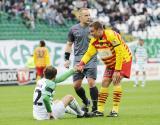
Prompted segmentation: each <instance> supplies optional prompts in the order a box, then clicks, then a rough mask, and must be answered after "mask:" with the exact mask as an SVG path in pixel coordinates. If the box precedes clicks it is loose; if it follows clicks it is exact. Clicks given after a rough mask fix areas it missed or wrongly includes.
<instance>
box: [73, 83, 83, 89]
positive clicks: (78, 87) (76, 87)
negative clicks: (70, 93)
mask: <svg viewBox="0 0 160 125" xmlns="http://www.w3.org/2000/svg"><path fill="white" fill-rule="evenodd" d="M73 86H74V89H75V90H78V89H80V88H81V84H74V85H73Z"/></svg>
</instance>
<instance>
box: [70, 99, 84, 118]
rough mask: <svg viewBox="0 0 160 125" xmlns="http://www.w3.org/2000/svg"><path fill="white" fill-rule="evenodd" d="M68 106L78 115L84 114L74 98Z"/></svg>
mask: <svg viewBox="0 0 160 125" xmlns="http://www.w3.org/2000/svg"><path fill="white" fill-rule="evenodd" d="M69 107H70V108H71V109H73V110H74V111H75V112H76V113H77V114H78V115H83V114H84V112H83V111H82V110H81V108H80V106H79V104H78V102H77V101H76V99H75V98H74V99H73V100H72V101H71V102H70V103H69Z"/></svg>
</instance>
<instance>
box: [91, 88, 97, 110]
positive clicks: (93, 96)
mask: <svg viewBox="0 0 160 125" xmlns="http://www.w3.org/2000/svg"><path fill="white" fill-rule="evenodd" d="M90 96H91V99H92V104H93V106H92V111H96V110H97V101H98V89H97V87H96V86H95V87H92V88H90Z"/></svg>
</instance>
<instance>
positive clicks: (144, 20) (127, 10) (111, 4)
mask: <svg viewBox="0 0 160 125" xmlns="http://www.w3.org/2000/svg"><path fill="white" fill-rule="evenodd" d="M27 4H29V6H30V12H26V11H27V10H26V5H27ZM81 7H89V8H90V12H91V16H92V17H93V19H97V18H98V19H99V20H100V21H103V22H104V23H105V24H106V25H107V26H114V27H115V28H116V29H118V30H119V31H120V32H122V33H126V34H128V33H129V34H132V35H137V33H135V32H146V31H147V32H150V31H149V30H148V29H150V28H151V27H154V26H159V25H160V2H159V0H67V1H65V0H0V11H1V10H3V11H5V12H6V13H8V20H12V19H15V18H16V17H17V16H18V15H20V14H21V13H23V15H24V17H23V16H22V17H23V18H25V20H27V21H26V22H27V25H29V26H27V27H29V28H31V29H34V28H35V24H34V23H35V21H36V20H38V21H42V22H48V24H49V25H53V26H54V25H56V24H59V25H66V23H65V22H66V21H68V20H69V21H72V20H73V21H74V20H75V19H76V18H77V19H78V14H77V11H78V10H79V8H81ZM0 13H1V12H0Z"/></svg>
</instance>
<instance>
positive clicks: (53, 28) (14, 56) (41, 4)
mask: <svg viewBox="0 0 160 125" xmlns="http://www.w3.org/2000/svg"><path fill="white" fill-rule="evenodd" d="M81 7H89V8H91V9H90V12H91V16H92V18H93V20H94V19H98V20H100V21H102V22H103V23H104V24H105V26H106V28H113V29H114V30H116V31H117V32H120V34H121V35H122V37H123V39H124V40H125V41H126V42H127V44H128V45H129V46H130V48H131V50H132V51H133V49H134V47H135V45H136V44H137V39H138V38H143V39H144V40H145V46H146V48H147V52H148V54H149V63H148V66H147V79H148V80H150V81H147V86H146V87H145V88H143V89H142V88H137V90H136V89H135V88H133V87H132V85H133V82H130V81H129V82H123V83H128V84H124V88H125V89H126V91H125V92H124V94H126V96H125V97H124V98H127V99H128V100H127V101H125V100H123V101H124V102H122V103H123V105H124V106H125V107H127V108H124V107H122V111H121V114H122V117H120V118H118V120H119V121H120V122H118V120H115V122H114V121H112V120H109V119H107V120H108V121H106V120H105V119H103V120H104V121H105V122H106V123H107V124H112V125H114V124H123V125H128V123H129V122H130V121H131V123H130V124H134V125H135V124H137V122H138V123H139V124H145V125H147V124H148V125H150V124H151V123H153V124H155V125H158V124H160V123H159V122H158V118H160V111H159V110H157V109H159V108H158V104H159V103H160V102H159V97H158V95H159V80H160V35H159V34H160V2H159V0H66V1H65V0H0V85H2V84H3V85H4V84H5V85H8V84H17V83H18V84H20V85H22V84H28V83H34V82H35V72H34V71H33V70H28V69H26V68H25V63H26V61H27V58H28V57H29V55H30V54H32V53H33V49H34V48H35V47H36V46H37V45H38V42H39V40H42V39H43V40H46V43H47V46H48V48H49V50H50V55H51V61H52V64H53V65H54V66H56V67H57V68H58V70H59V71H61V72H62V71H63V70H65V69H64V68H62V67H63V66H62V65H63V64H62V63H63V53H64V52H63V50H64V49H63V48H64V44H65V42H66V40H67V32H68V30H69V28H70V27H71V26H72V25H74V24H76V23H77V22H78V21H77V16H78V13H77V10H78V9H79V8H81ZM98 66H99V67H101V68H99V69H100V70H99V73H98V80H97V83H100V81H101V77H100V76H101V75H102V73H103V71H102V70H101V69H102V68H103V67H102V65H101V62H99V65H98ZM133 79H134V66H133V67H132V78H131V80H133ZM155 80H158V81H155ZM84 82H85V81H84ZM71 83H72V80H71V79H68V80H67V81H65V82H64V84H71ZM33 88H34V85H31V86H10V87H8V86H7V87H1V86H0V98H1V99H3V100H2V102H1V103H0V107H1V108H0V124H3V125H5V124H11V123H10V122H9V120H8V119H11V121H13V123H15V124H27V122H29V123H31V124H35V123H34V122H33V120H32V114H31V110H32V109H31V107H32V105H31V102H32V101H31V99H32V91H33ZM71 88H72V87H71V86H68V85H67V86H63V87H62V86H60V87H59V88H58V87H57V89H58V90H59V91H61V93H58V92H57V96H56V98H58V97H62V96H63V95H64V94H67V93H68V92H71V93H72V94H73V95H75V94H74V91H73V89H71ZM10 92H11V93H12V94H13V95H12V96H11V95H10ZM26 93H28V94H26ZM20 95H21V96H20ZM151 95H152V97H151ZM75 96H76V95H75ZM146 97H147V98H148V99H147V98H146ZM130 99H131V100H130ZM133 100H134V102H133ZM16 104H17V106H16ZM147 104H152V105H153V106H151V107H150V106H149V105H147ZM22 105H23V106H22ZM110 105H111V104H110V103H109V106H110ZM5 106H6V107H7V109H6V108H3V107H5ZM138 107H139V108H138ZM18 109H19V113H17V114H16V113H15V112H16V111H17V110H18ZM22 110H24V111H25V112H24V117H23V115H22V114H23V111H22ZM107 110H108V109H107ZM127 110H129V111H127ZM11 111H12V113H11ZM125 111H126V112H125ZM139 112H140V113H139ZM136 116H138V117H139V118H138V117H137V118H136ZM142 116H143V117H142ZM132 117H135V119H134V120H133V119H132ZM22 119H25V120H24V121H22ZM100 119H101V118H100ZM148 119H149V121H148ZM72 120H74V121H75V123H76V124H82V123H83V124H85V123H84V122H83V120H81V121H80V122H79V120H78V122H77V121H76V120H75V119H72V118H70V117H69V120H67V119H65V120H64V122H63V121H60V122H57V124H64V123H65V122H68V124H72V122H71V121H72ZM97 120H98V119H97V118H96V119H93V120H84V121H85V122H91V123H92V124H93V125H94V124H103V122H100V123H99V122H97ZM101 120H102V119H101ZM125 120H126V121H125ZM138 120H139V121H138ZM147 121H148V122H147ZM42 123H43V124H50V122H46V123H44V122H42ZM55 124H56V122H55ZM65 124H66V123H65Z"/></svg>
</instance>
